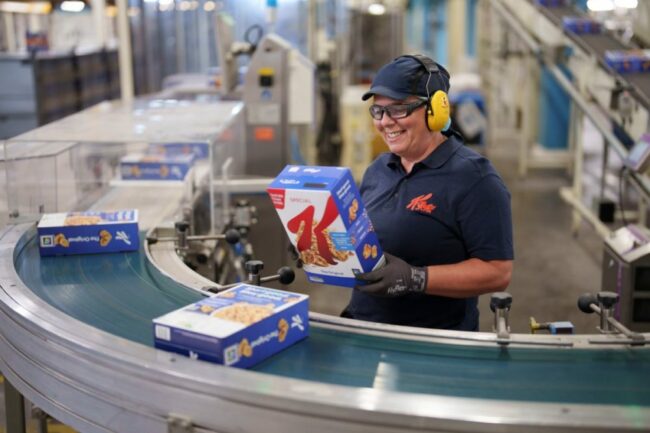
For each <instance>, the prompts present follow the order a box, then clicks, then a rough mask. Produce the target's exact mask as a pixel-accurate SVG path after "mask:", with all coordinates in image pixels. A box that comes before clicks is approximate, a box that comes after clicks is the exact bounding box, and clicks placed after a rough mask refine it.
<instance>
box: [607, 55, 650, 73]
mask: <svg viewBox="0 0 650 433" xmlns="http://www.w3.org/2000/svg"><path fill="white" fill-rule="evenodd" d="M605 63H607V64H608V65H609V66H610V67H611V68H612V69H614V70H615V71H616V72H619V73H621V74H627V73H640V72H650V50H608V51H605Z"/></svg>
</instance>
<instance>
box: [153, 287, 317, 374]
mask: <svg viewBox="0 0 650 433" xmlns="http://www.w3.org/2000/svg"><path fill="white" fill-rule="evenodd" d="M153 331H154V344H155V346H156V347H157V348H159V349H163V350H167V351H171V352H176V353H180V354H183V355H186V356H189V357H190V358H194V359H202V360H205V361H210V362H215V363H217V364H224V365H229V366H233V367H242V368H248V367H252V366H253V365H255V364H257V363H258V362H260V361H262V360H264V359H266V358H268V357H269V356H271V355H274V354H276V353H278V352H279V351H281V350H284V349H286V348H287V347H289V346H291V345H292V344H294V343H297V342H298V341H300V340H302V339H303V338H306V337H307V336H308V335H309V296H307V295H302V294H298V293H291V292H286V291H283V290H276V289H270V288H266V287H259V286H253V285H250V284H240V285H238V286H236V287H234V288H232V289H229V290H226V291H224V292H221V293H218V294H216V295H214V296H210V297H208V298H205V299H202V300H200V301H199V302H195V303H194V304H191V305H188V306H187V307H183V308H181V309H179V310H176V311H172V312H171V313H168V314H165V315H164V316H161V317H158V318H156V319H154V320H153Z"/></svg>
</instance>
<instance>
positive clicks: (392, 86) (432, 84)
mask: <svg viewBox="0 0 650 433" xmlns="http://www.w3.org/2000/svg"><path fill="white" fill-rule="evenodd" d="M434 63H435V62H434ZM435 64H436V65H437V66H438V69H439V70H440V73H435V72H434V73H432V74H431V78H429V72H428V71H427V69H426V68H425V67H424V66H423V65H422V63H420V62H419V61H418V60H417V59H415V58H413V57H410V56H402V57H398V58H396V59H395V60H393V61H392V62H390V63H387V64H386V65H384V66H382V67H381V69H379V71H377V75H376V76H375V78H374V79H373V80H372V85H371V86H370V90H368V91H367V92H366V93H364V95H363V96H362V97H361V99H363V100H364V101H365V100H366V99H368V98H370V97H372V96H375V95H382V96H387V97H389V98H391V99H396V100H400V101H401V100H404V99H406V98H408V97H409V96H411V95H415V96H424V97H426V96H428V95H433V94H434V93H435V92H436V91H437V90H443V91H444V92H445V93H447V92H449V72H447V70H446V69H445V68H443V67H442V66H441V65H440V64H438V63H435ZM427 80H428V81H429V92H428V93H427Z"/></svg>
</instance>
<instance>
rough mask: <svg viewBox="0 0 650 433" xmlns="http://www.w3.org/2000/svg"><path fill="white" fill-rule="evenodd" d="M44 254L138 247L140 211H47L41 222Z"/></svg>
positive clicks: (40, 237)
mask: <svg viewBox="0 0 650 433" xmlns="http://www.w3.org/2000/svg"><path fill="white" fill-rule="evenodd" d="M37 231H38V240H39V251H40V254H41V256H56V255H68V254H89V253H110V252H118V251H135V250H137V249H138V248H140V241H139V236H138V211H137V210H135V209H129V210H120V211H114V212H95V211H85V212H68V213H54V214H45V215H43V217H41V220H40V221H39V223H38V227H37Z"/></svg>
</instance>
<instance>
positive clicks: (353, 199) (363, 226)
mask: <svg viewBox="0 0 650 433" xmlns="http://www.w3.org/2000/svg"><path fill="white" fill-rule="evenodd" d="M267 191H268V193H269V195H270V196H271V200H272V201H273V206H275V209H276V211H277V212H278V215H279V216H280V219H281V220H282V224H283V225H284V228H285V229H286V231H287V234H288V235H289V239H290V240H291V243H292V244H293V245H294V246H295V247H296V249H297V250H298V252H299V254H300V258H301V259H302V261H303V263H304V266H303V269H304V270H305V272H306V273H307V278H308V279H309V281H312V282H315V283H325V284H332V285H337V286H347V287H353V286H354V285H355V284H356V280H355V278H354V275H355V274H358V273H363V272H369V271H371V270H373V269H375V268H376V267H378V266H381V265H382V264H383V262H384V256H383V253H382V251H381V248H380V246H379V242H378V240H377V235H376V233H375V232H374V230H373V228H372V223H371V222H370V218H368V213H367V212H366V209H365V207H364V205H363V203H362V202H361V196H360V195H359V191H358V190H357V187H356V185H355V183H354V180H353V178H352V173H351V172H350V170H349V169H348V168H344V167H316V166H313V167H312V166H299V165H288V166H286V167H285V168H284V170H282V173H280V175H279V176H278V177H276V178H275V179H274V180H273V182H272V183H271V185H269V187H268V188H267Z"/></svg>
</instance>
